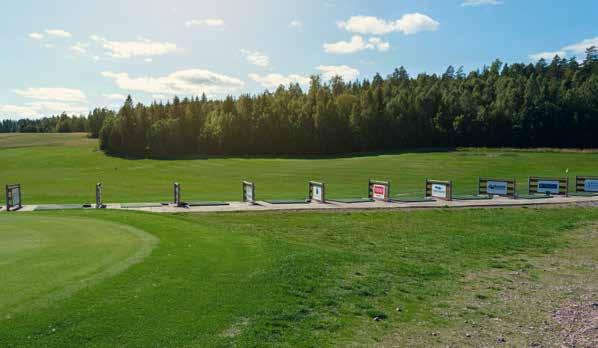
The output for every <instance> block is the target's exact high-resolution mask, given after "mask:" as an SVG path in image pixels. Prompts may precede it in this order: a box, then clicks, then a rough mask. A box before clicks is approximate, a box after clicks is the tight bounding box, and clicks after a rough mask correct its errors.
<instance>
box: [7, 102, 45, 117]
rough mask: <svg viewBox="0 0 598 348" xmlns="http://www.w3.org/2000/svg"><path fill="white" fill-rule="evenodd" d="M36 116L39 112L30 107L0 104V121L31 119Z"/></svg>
mask: <svg viewBox="0 0 598 348" xmlns="http://www.w3.org/2000/svg"><path fill="white" fill-rule="evenodd" d="M37 115H39V110H37V109H36V108H34V107H31V106H19V105H8V104H4V105H2V104H0V119H3V118H9V119H13V118H17V119H18V118H21V117H33V116H37ZM15 116H16V117H15Z"/></svg>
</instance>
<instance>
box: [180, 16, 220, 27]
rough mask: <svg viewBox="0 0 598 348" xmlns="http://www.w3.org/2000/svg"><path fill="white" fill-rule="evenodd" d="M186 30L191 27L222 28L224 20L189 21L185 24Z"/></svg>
mask: <svg viewBox="0 0 598 348" xmlns="http://www.w3.org/2000/svg"><path fill="white" fill-rule="evenodd" d="M185 26H186V27H187V28H191V27H203V26H206V27H222V26H224V20H223V19H221V18H206V19H191V20H188V21H186V22H185Z"/></svg>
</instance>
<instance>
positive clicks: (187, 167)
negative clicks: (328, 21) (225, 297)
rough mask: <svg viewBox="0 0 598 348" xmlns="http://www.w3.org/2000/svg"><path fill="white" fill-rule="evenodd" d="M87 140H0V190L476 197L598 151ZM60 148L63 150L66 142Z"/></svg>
mask: <svg viewBox="0 0 598 348" xmlns="http://www.w3.org/2000/svg"><path fill="white" fill-rule="evenodd" d="M84 137H85V136H84V135H83V134H34V135H31V134H25V135H23V134H19V135H0V163H1V166H2V169H1V170H0V184H8V183H21V184H22V189H23V199H24V202H25V203H88V202H92V201H94V199H95V198H94V197H95V196H94V194H95V193H94V192H95V191H94V185H95V183H96V182H97V181H101V182H103V183H104V200H105V201H106V202H148V201H149V202H161V201H170V200H171V199H172V197H171V191H172V183H173V182H174V181H178V182H180V183H181V186H182V193H183V195H182V198H183V200H187V201H193V200H240V199H241V181H242V180H252V181H254V182H255V183H256V187H257V189H256V193H257V198H258V199H301V198H305V196H306V194H307V192H306V191H307V181H308V180H318V181H324V182H326V184H327V185H328V186H327V192H328V197H330V198H349V197H351V198H354V197H363V196H365V195H366V194H367V180H368V179H369V178H373V179H379V180H390V181H391V182H392V191H393V193H394V194H396V193H407V194H411V195H413V194H421V193H422V192H423V182H424V179H425V178H426V177H429V178H434V179H446V180H454V183H455V185H456V193H458V194H468V193H474V192H475V187H476V185H477V181H476V180H477V177H478V176H498V177H516V178H517V180H518V183H519V184H518V186H519V190H520V191H521V192H525V191H526V184H527V176H529V175H541V176H556V175H559V176H564V175H565V171H566V169H569V176H570V177H573V176H574V175H576V174H583V175H592V174H593V175H598V153H596V152H593V153H581V152H538V151H513V150H510V151H509V150H461V151H451V152H406V153H401V154H389V155H372V156H356V157H340V158H320V159H301V158H295V159H284V158H251V159H248V158H209V159H189V160H146V159H140V160H130V159H123V158H117V157H110V156H106V155H105V154H104V153H102V152H101V151H98V149H97V142H96V141H95V140H89V139H85V138H84ZM61 142H62V144H63V145H62V146H61V145H60V144H61Z"/></svg>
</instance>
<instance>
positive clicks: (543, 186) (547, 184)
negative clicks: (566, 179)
mask: <svg viewBox="0 0 598 348" xmlns="http://www.w3.org/2000/svg"><path fill="white" fill-rule="evenodd" d="M538 192H541V193H553V194H557V195H558V194H559V181H558V180H539V181H538Z"/></svg>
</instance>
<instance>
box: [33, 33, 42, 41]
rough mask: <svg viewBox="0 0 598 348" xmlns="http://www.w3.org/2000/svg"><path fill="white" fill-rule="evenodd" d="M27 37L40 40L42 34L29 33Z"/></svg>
mask: <svg viewBox="0 0 598 348" xmlns="http://www.w3.org/2000/svg"><path fill="white" fill-rule="evenodd" d="M29 37H30V38H32V39H34V40H41V39H43V38H44V34H41V33H29Z"/></svg>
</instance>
